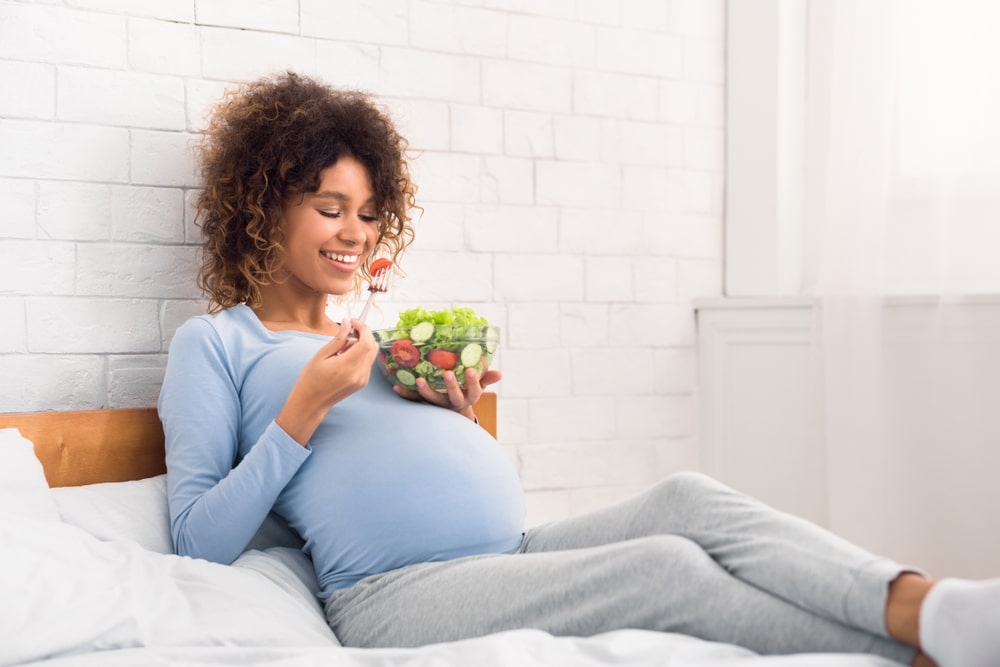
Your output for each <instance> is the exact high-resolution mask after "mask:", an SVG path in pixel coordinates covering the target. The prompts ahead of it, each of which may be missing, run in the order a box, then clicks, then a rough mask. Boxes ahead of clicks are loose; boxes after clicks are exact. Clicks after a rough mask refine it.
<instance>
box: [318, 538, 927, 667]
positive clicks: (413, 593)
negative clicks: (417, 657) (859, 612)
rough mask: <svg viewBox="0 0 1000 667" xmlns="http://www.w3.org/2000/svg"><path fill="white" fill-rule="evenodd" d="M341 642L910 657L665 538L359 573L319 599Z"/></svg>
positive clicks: (902, 659)
mask: <svg viewBox="0 0 1000 667" xmlns="http://www.w3.org/2000/svg"><path fill="white" fill-rule="evenodd" d="M326 614H327V619H328V621H329V622H330V625H331V627H332V628H333V630H334V632H335V633H336V634H337V637H338V638H339V639H340V640H341V642H343V643H344V644H345V645H347V646H359V647H382V646H420V645H424V644H429V643H435V642H443V641H453V640H457V639H463V638H468V637H476V636H481V635H485V634H489V633H493V632H500V631H504V630H512V629H516V628H537V629H541V630H545V631H547V632H550V633H552V634H556V635H572V636H590V635H594V634H598V633H601V632H607V631H610V630H616V629H621V628H640V629H647V630H657V631H662V632H676V633H682V634H686V635H690V636H695V637H700V638H702V639H708V640H712V641H721V642H727V643H731V644H736V645H739V646H743V647H746V648H749V649H751V650H753V651H756V652H758V653H763V654H776V653H800V652H844V653H848V652H857V653H875V654H879V655H883V656H885V657H889V658H891V659H894V660H897V661H900V662H902V663H904V664H905V663H909V661H910V660H911V658H912V657H913V650H912V649H908V648H907V647H905V646H903V645H902V644H898V643H896V642H893V641H890V640H888V639H884V638H881V637H877V636H875V635H873V634H871V633H867V632H863V631H860V630H857V629H854V628H849V627H847V626H845V625H843V624H841V623H837V622H835V621H830V620H827V619H825V618H822V617H820V616H817V615H815V614H812V613H809V612H807V611H804V610H803V609H801V608H799V607H796V606H795V605H793V604H789V603H788V602H785V601H783V600H781V599H779V598H776V597H774V596H772V595H769V594H768V593H765V592H764V591H762V590H760V589H759V588H757V587H755V586H752V585H750V584H748V583H746V582H743V581H740V580H739V579H737V578H734V577H733V576H731V575H730V574H729V573H728V572H726V571H725V570H724V569H723V568H722V567H720V566H719V564H718V563H717V562H716V561H715V560H713V559H712V558H711V557H709V556H708V555H707V554H706V553H705V552H704V551H703V550H702V549H701V548H700V547H699V546H698V545H696V544H695V543H693V542H691V541H690V540H688V539H685V538H683V537H677V536H670V535H660V536H652V537H645V538H640V539H630V540H627V541H624V542H619V543H615V544H607V545H603V546H597V547H591V548H577V549H569V550H565V551H549V552H544V553H528V554H517V555H510V556H505V555H501V556H478V557H472V558H464V559H460V560H455V561H448V562H444V563H426V564H421V565H413V566H410V567H405V568H402V569H399V570H395V571H392V572H387V573H385V574H381V575H375V576H372V577H368V578H367V579H364V580H362V581H360V582H359V583H357V584H355V585H354V586H353V587H351V588H349V589H346V590H343V591H338V592H336V593H334V595H333V596H332V597H331V598H330V599H329V600H328V601H327V603H326Z"/></svg>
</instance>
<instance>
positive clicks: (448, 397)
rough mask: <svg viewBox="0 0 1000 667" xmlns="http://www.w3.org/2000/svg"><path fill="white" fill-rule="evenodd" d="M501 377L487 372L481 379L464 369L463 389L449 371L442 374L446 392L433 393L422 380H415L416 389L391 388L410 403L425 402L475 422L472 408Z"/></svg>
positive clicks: (499, 374) (489, 371) (492, 372)
mask: <svg viewBox="0 0 1000 667" xmlns="http://www.w3.org/2000/svg"><path fill="white" fill-rule="evenodd" d="M502 377H503V375H502V374H501V373H500V371H495V370H492V369H491V370H487V371H486V372H485V373H483V375H482V377H480V376H479V375H477V374H476V371H474V370H472V369H471V368H467V369H465V387H464V388H463V387H461V386H460V385H459V384H458V379H457V378H456V377H455V374H454V373H452V372H451V371H445V373H444V378H443V379H444V386H445V389H447V391H446V392H440V391H435V390H433V389H431V387H430V385H428V384H427V380H425V379H424V378H417V389H416V391H414V390H413V389H405V388H403V387H401V386H399V385H398V384H397V385H395V386H394V387H393V389H395V390H396V393H397V394H399V395H400V396H402V397H403V398H408V399H410V400H411V401H426V402H427V403H433V404H434V405H437V406H440V407H442V408H448V409H449V410H454V411H455V412H460V413H462V414H463V415H465V416H466V417H468V418H469V419H472V420H475V418H476V413H475V412H473V410H472V406H473V405H474V404H475V402H476V401H478V400H479V397H480V396H481V395H482V393H483V390H484V389H486V387H488V386H489V385H491V384H494V383H496V382H499V381H500V379H501V378H502Z"/></svg>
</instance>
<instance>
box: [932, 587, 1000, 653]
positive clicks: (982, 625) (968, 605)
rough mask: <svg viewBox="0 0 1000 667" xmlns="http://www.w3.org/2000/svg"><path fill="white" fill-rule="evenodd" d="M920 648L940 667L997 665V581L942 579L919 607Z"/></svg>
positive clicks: (999, 601) (999, 625)
mask: <svg viewBox="0 0 1000 667" xmlns="http://www.w3.org/2000/svg"><path fill="white" fill-rule="evenodd" d="M920 646H921V648H922V649H923V651H924V653H926V654H927V655H929V656H930V657H931V658H933V659H934V661H935V662H937V663H938V665H940V666H941V667H997V665H1000V579H990V580H987V581H968V580H965V579H942V580H941V581H939V582H937V583H936V584H935V585H934V586H933V587H932V588H931V590H930V592H929V593H927V596H926V597H925V598H924V601H923V605H922V606H921V608H920Z"/></svg>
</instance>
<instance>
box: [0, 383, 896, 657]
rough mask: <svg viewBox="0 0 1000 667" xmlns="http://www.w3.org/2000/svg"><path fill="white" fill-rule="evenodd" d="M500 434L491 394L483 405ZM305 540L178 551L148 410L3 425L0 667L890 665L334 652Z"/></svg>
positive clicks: (684, 652) (269, 536)
mask: <svg viewBox="0 0 1000 667" xmlns="http://www.w3.org/2000/svg"><path fill="white" fill-rule="evenodd" d="M477 414H478V415H479V418H480V423H481V424H482V425H483V426H484V428H486V429H487V430H489V431H490V432H491V433H492V434H493V435H494V436H495V435H496V396H495V395H493V394H486V395H485V396H484V398H483V400H482V402H481V403H480V405H478V406H477ZM299 546H301V542H298V541H297V536H295V535H294V533H292V532H291V531H290V530H289V529H288V527H287V526H286V525H284V524H283V523H282V522H281V521H280V519H279V518H277V517H276V516H273V515H272V516H271V517H268V520H267V521H265V524H264V525H263V526H262V527H261V530H260V532H259V533H258V534H257V536H256V537H255V538H254V540H253V541H252V542H251V544H250V545H249V547H248V549H247V551H246V552H245V553H244V554H243V555H242V556H241V557H240V558H239V559H238V560H237V561H236V562H235V563H234V564H233V565H231V566H224V565H219V564H216V563H210V562H207V561H203V560H198V559H191V558H183V557H179V556H175V555H173V554H172V553H171V543H170V533H169V525H168V519H167V508H166V486H165V469H164V463H163V434H162V431H161V430H160V423H159V420H158V419H157V417H156V412H155V410H154V409H152V408H149V409H113V410H93V411H77V412H46V413H33V414H6V415H0V667H7V666H9V665H38V664H42V663H44V665H46V667H70V666H79V667H96V666H100V667H116V666H124V665H130V666H131V665H143V666H154V667H155V666H160V665H162V666H168V665H169V666H175V665H185V666H187V665H251V666H257V667H264V666H274V667H277V666H279V665H280V666H282V667H307V666H313V665H336V666H345V667H368V666H372V667H374V666H376V665H378V666H381V667H396V666H403V665H484V666H490V665H518V666H529V667H530V666H534V665H538V666H539V667H541V666H543V665H544V666H552V665H574V666H581V667H588V666H595V667H596V666H600V665H630V666H639V665H666V666H680V665H684V666H691V667H709V666H716V665H718V666H720V667H721V666H723V665H732V666H739V667H752V666H759V667H765V666H768V667H770V666H774V667H779V666H786V667H790V666H792V665H795V666H801V667H823V666H829V667H833V666H834V665H838V666H847V667H890V666H892V665H895V664H896V663H892V662H889V661H886V660H884V659H881V658H876V657H873V656H862V655H795V656H770V657H765V656H758V655H756V654H753V653H751V652H750V651H747V650H745V649H741V648H738V647H735V646H730V645H726V644H719V643H711V642H706V641H701V640H698V639H694V638H691V637H685V636H681V635H673V634H664V633H654V632H647V631H642V630H619V631H615V632H609V633H606V634H602V635H598V636H595V637H589V638H581V637H554V636H552V635H549V634H547V633H545V632H542V631H539V630H534V629H523V630H515V631H510V632H504V633H498V634H495V635H489V636H486V637H481V638H477V639H470V640H465V641H459V642H451V643H444V644H436V645H432V646H425V647H421V648H414V649H391V650H390V649H369V650H365V649H351V648H344V647H341V646H340V645H339V643H338V642H337V639H336V637H335V636H334V635H333V633H332V632H331V631H330V629H329V627H328V626H327V625H326V622H325V620H324V618H323V614H322V610H321V608H320V605H319V602H318V600H317V598H316V596H315V592H316V590H317V588H318V586H317V583H316V580H315V575H314V574H313V573H312V568H311V565H310V564H309V561H308V558H307V557H306V556H305V554H303V553H302V551H301V550H300V549H299Z"/></svg>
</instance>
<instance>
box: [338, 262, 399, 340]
mask: <svg viewBox="0 0 1000 667" xmlns="http://www.w3.org/2000/svg"><path fill="white" fill-rule="evenodd" d="M391 278H392V264H389V265H388V266H385V267H382V268H381V269H379V270H378V271H376V272H375V274H374V275H372V279H371V282H370V283H368V300H367V301H365V307H364V308H363V309H362V310H361V314H360V315H359V316H358V321H359V322H364V321H365V318H366V317H368V310H369V309H370V308H371V307H372V302H373V301H374V300H375V295H376V294H385V293H386V292H388V291H389V280H390V279H391ZM347 340H348V341H350V342H352V343H356V342H358V333H357V331H355V330H353V329H352V330H351V333H349V334H347Z"/></svg>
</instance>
